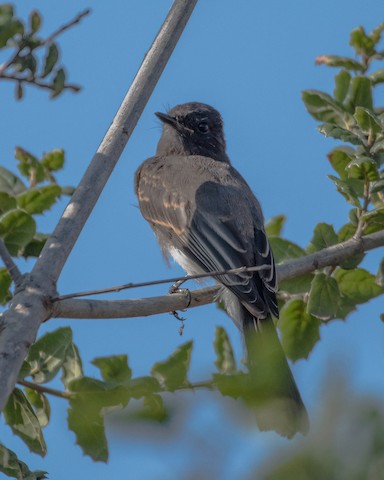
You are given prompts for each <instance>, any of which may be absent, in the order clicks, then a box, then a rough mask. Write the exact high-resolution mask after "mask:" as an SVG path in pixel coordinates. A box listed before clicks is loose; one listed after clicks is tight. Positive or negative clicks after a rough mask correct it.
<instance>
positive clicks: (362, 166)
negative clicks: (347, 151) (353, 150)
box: [347, 155, 379, 182]
mask: <svg viewBox="0 0 384 480" xmlns="http://www.w3.org/2000/svg"><path fill="white" fill-rule="evenodd" d="M347 172H348V176H349V178H357V179H360V180H369V181H370V182H373V181H375V180H378V179H379V172H378V169H377V166H376V162H375V161H374V160H373V159H372V158H370V157H366V156H365V155H359V156H356V157H355V158H354V159H353V160H352V161H351V162H350V163H349V164H348V167H347Z"/></svg>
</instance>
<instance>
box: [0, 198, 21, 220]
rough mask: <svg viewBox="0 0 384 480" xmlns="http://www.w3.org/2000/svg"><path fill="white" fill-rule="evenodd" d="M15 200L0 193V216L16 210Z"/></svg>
mask: <svg viewBox="0 0 384 480" xmlns="http://www.w3.org/2000/svg"><path fill="white" fill-rule="evenodd" d="M16 206H17V205H16V199H15V197H13V196H12V195H9V193H6V192H0V215H2V214H3V213H5V212H8V210H13V209H14V208H16Z"/></svg>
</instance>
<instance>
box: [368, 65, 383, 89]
mask: <svg viewBox="0 0 384 480" xmlns="http://www.w3.org/2000/svg"><path fill="white" fill-rule="evenodd" d="M368 78H369V79H370V80H371V82H372V85H378V84H379V83H384V68H380V70H376V72H373V73H371V74H370V75H369V76H368Z"/></svg>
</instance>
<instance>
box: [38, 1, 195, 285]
mask: <svg viewBox="0 0 384 480" xmlns="http://www.w3.org/2000/svg"><path fill="white" fill-rule="evenodd" d="M196 3H197V0H175V1H174V3H173V5H172V7H171V9H170V11H169V13H168V15H167V17H166V19H165V21H164V23H163V25H162V27H161V29H160V31H159V33H158V34H157V37H156V39H155V41H154V42H153V44H152V46H151V48H150V49H149V51H148V53H147V54H146V56H145V58H144V60H143V63H142V64H141V67H140V69H139V71H138V73H137V75H136V77H135V79H134V81H133V83H132V85H131V87H130V89H129V91H128V93H127V95H126V97H125V99H124V101H123V103H122V105H121V107H120V108H119V111H118V112H117V115H116V117H115V119H114V121H113V123H112V125H111V126H110V128H109V129H108V131H107V133H106V135H105V137H104V139H103V141H102V142H101V145H100V147H99V148H98V150H97V152H96V154H95V156H94V157H93V159H92V162H91V164H90V166H89V167H88V170H87V171H86V173H85V175H84V177H83V179H82V180H81V182H80V184H79V186H78V187H77V189H76V191H75V193H74V194H73V196H72V198H71V200H70V202H69V204H68V206H67V208H66V209H65V211H64V214H63V216H62V218H61V219H60V221H59V223H58V225H57V227H56V228H55V230H54V232H53V233H52V235H51V236H50V237H49V238H48V240H47V242H46V244H45V246H44V248H43V251H42V253H41V255H40V258H39V260H38V261H37V263H36V265H35V267H34V269H33V273H36V274H39V275H41V276H49V277H50V279H51V281H53V282H55V281H56V280H57V279H58V277H59V275H60V272H61V270H62V268H63V266H64V264H65V262H66V260H67V258H68V255H69V254H70V252H71V250H72V248H73V246H74V245H75V243H76V241H77V239H78V237H79V235H80V232H81V230H82V229H83V226H84V225H85V222H86V221H87V219H88V217H89V215H90V214H91V212H92V210H93V208H94V206H95V204H96V202H97V200H98V198H99V196H100V194H101V192H102V190H103V188H104V186H105V184H106V182H107V180H108V178H109V176H110V175H111V173H112V171H113V169H114V167H115V165H116V163H117V161H118V159H119V157H120V155H121V153H122V151H123V149H124V147H125V145H126V143H127V141H128V139H129V137H130V136H131V134H132V132H133V129H134V128H135V126H136V124H137V121H138V120H139V118H140V115H141V113H142V111H143V110H144V107H145V105H146V103H147V101H148V99H149V97H150V95H151V93H152V91H153V89H154V88H155V86H156V83H157V81H158V80H159V78H160V75H161V73H162V72H163V70H164V68H165V65H166V64H167V62H168V60H169V58H170V56H171V54H172V52H173V50H174V48H175V46H176V44H177V41H178V40H179V38H180V35H181V33H182V31H183V30H184V27H185V25H186V23H187V21H188V19H189V17H190V15H191V14H192V11H193V9H194V7H195V5H196Z"/></svg>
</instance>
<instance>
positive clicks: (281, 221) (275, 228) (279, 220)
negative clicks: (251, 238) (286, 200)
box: [265, 215, 287, 237]
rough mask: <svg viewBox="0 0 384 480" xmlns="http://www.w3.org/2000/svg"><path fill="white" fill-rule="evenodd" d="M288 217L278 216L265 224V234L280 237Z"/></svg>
mask: <svg viewBox="0 0 384 480" xmlns="http://www.w3.org/2000/svg"><path fill="white" fill-rule="evenodd" d="M286 219H287V217H286V216H285V215H276V216H275V217H272V218H271V219H270V220H269V221H268V222H267V223H266V224H265V233H266V234H267V235H268V236H271V235H275V236H278V237H279V236H280V235H281V232H282V230H283V227H284V225H285V220H286Z"/></svg>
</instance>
